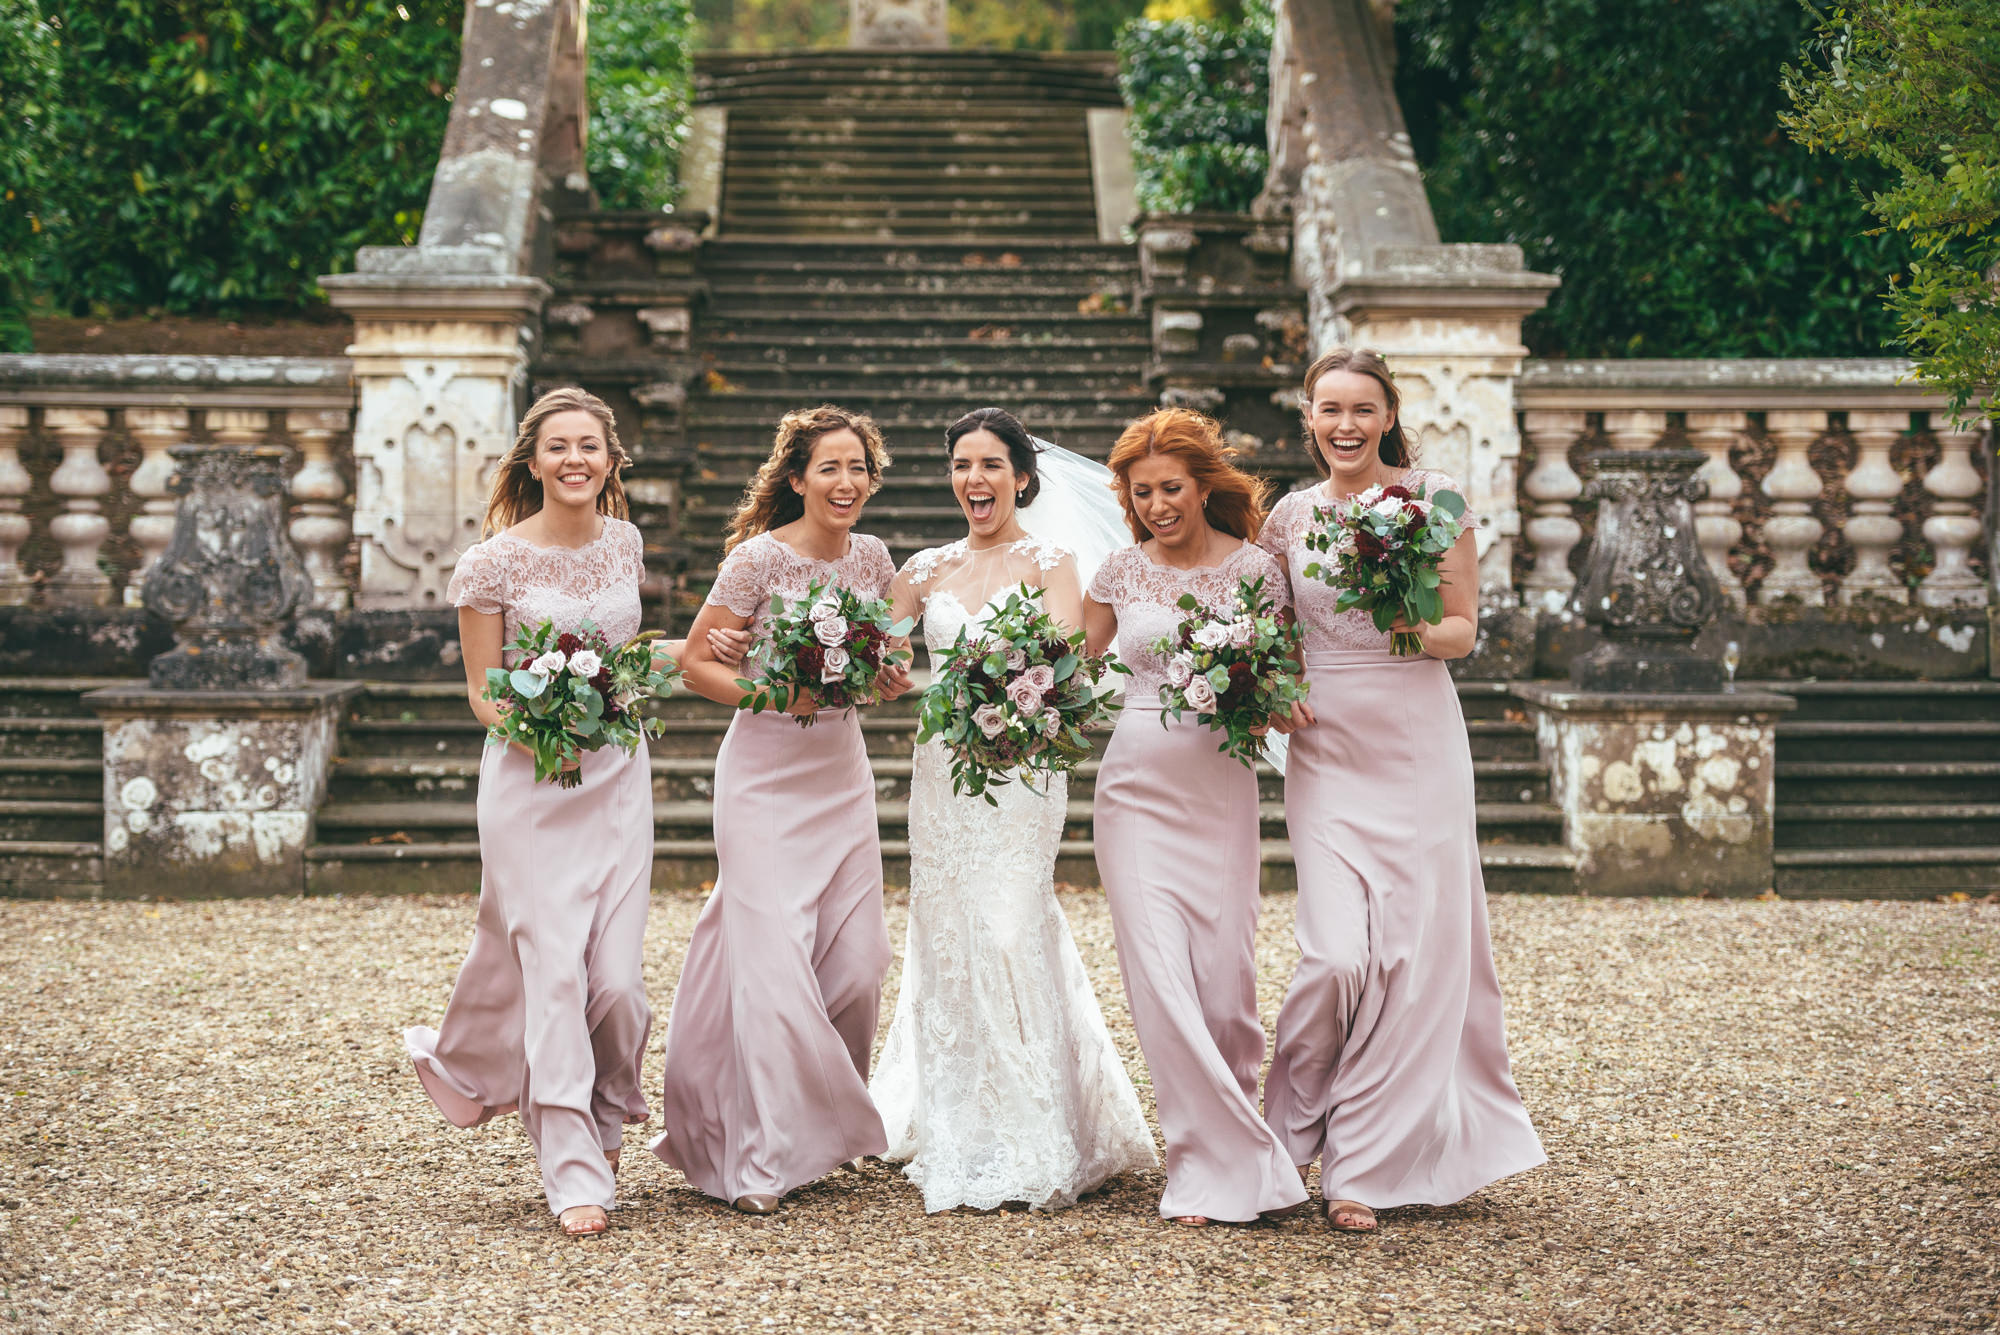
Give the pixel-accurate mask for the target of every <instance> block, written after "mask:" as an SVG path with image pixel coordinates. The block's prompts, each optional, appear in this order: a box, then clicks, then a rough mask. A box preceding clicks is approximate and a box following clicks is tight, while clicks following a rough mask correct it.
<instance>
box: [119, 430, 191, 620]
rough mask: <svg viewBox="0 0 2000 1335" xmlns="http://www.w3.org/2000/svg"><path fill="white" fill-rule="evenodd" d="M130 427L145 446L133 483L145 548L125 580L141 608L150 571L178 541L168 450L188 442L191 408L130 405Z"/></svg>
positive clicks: (138, 541) (135, 533)
mask: <svg viewBox="0 0 2000 1335" xmlns="http://www.w3.org/2000/svg"><path fill="white" fill-rule="evenodd" d="M125 429H126V431H128V432H129V433H131V436H132V439H133V440H134V441H136V442H137V443H138V445H139V450H140V459H139V466H138V467H137V468H135V469H133V470H132V478H131V481H130V482H129V483H128V484H127V485H128V486H130V487H131V489H132V494H133V495H134V496H137V497H138V498H139V502H140V504H139V509H138V512H137V513H136V514H134V515H133V516H132V525H131V529H130V532H131V534H132V545H133V546H135V547H137V548H138V549H139V564H138V565H137V566H136V567H135V568H134V569H133V571H132V573H131V574H130V575H128V576H127V577H126V580H125V605H126V606H127V607H138V606H141V605H142V604H141V599H140V594H141V591H142V590H143V589H144V587H145V584H146V575H147V574H148V572H150V571H151V570H152V568H153V567H154V566H155V565H157V564H158V563H159V560H160V553H161V552H164V551H165V550H167V544H168V543H170V542H172V541H173V540H174V499H173V497H171V496H169V495H168V494H167V484H168V483H169V482H172V481H173V480H174V460H173V456H172V455H170V454H168V453H167V451H168V450H171V449H172V448H173V447H174V446H176V445H182V444H185V443H186V442H187V438H188V414H187V410H186V409H184V408H127V409H126V410H125Z"/></svg>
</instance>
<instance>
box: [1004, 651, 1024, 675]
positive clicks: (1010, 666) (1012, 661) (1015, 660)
mask: <svg viewBox="0 0 2000 1335" xmlns="http://www.w3.org/2000/svg"><path fill="white" fill-rule="evenodd" d="M1026 666H1028V655H1027V653H1026V652H1025V651H1023V650H1020V649H1009V650H1008V651H1007V670H1008V671H1009V672H1019V671H1020V670H1021V669H1022V668H1024V667H1026Z"/></svg>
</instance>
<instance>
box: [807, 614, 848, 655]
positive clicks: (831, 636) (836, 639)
mask: <svg viewBox="0 0 2000 1335" xmlns="http://www.w3.org/2000/svg"><path fill="white" fill-rule="evenodd" d="M812 628H813V638H814V639H815V640H818V641H819V642H820V643H821V644H823V645H825V646H827V647H828V648H829V649H831V648H832V647H833V646H834V645H836V644H845V643H846V642H847V618H846V617H843V616H830V617H820V618H817V619H815V620H814V621H813V623H812Z"/></svg>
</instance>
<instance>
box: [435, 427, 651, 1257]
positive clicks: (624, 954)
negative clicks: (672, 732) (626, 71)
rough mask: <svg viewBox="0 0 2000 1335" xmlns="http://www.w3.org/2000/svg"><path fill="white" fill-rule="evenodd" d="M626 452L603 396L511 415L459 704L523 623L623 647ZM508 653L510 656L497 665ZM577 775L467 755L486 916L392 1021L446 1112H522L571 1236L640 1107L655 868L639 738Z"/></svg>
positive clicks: (478, 1118)
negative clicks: (427, 999) (452, 976)
mask: <svg viewBox="0 0 2000 1335" xmlns="http://www.w3.org/2000/svg"><path fill="white" fill-rule="evenodd" d="M626 463H627V458H626V455H625V451H624V450H623V448H621V447H620V445H619V443H618V431H617V428H616V426H615V424H614V423H613V421H612V416H611V409H610V408H608V407H606V406H605V404H604V402H603V401H602V400H601V399H598V398H596V397H595V396H593V395H591V394H587V393H585V392H584V391H583V390H580V389H557V390H551V391H550V392H549V393H547V394H545V395H543V396H542V398H541V399H540V400H538V401H537V402H536V404H535V405H534V407H532V408H530V409H529V410H528V413H527V415H526V416H525V417H523V418H522V419H521V429H520V434H519V436H518V437H517V438H516V440H515V442H514V447H513V448H512V449H511V450H509V451H508V452H507V456H506V457H505V458H504V459H502V460H501V461H500V466H499V468H498V469H497V470H496V471H495V473H494V477H493V493H492V498H491V500H490V501H489V502H488V504H487V508H486V527H485V532H486V539H485V541H483V542H481V543H478V544H477V545H476V546H474V547H472V548H471V549H469V550H468V551H466V552H465V554H464V555H462V556H460V557H459V558H458V563H457V566H456V567H455V568H454V569H453V571H452V577H451V583H450V586H449V588H448V590H447V592H448V595H449V597H450V598H451V601H452V602H454V603H456V604H457V605H458V609H459V613H458V637H459V643H460V646H461V647H462V649H463V650H464V654H465V682H466V694H467V695H468V696H469V697H470V699H471V702H472V712H473V713H474V714H475V715H476V716H477V717H478V719H479V721H480V722H481V723H485V724H488V725H491V724H492V723H494V722H495V721H496V720H497V719H498V718H499V715H498V713H497V712H496V711H495V706H494V704H493V702H492V701H490V700H486V699H484V698H483V692H484V691H485V688H486V670H487V669H488V668H495V667H499V666H501V665H502V663H503V660H504V659H505V657H506V651H505V650H503V648H502V646H503V645H506V644H510V643H512V642H513V640H514V637H515V635H516V634H518V633H519V631H520V630H521V628H522V626H523V625H527V626H530V627H532V626H535V625H539V624H540V623H541V622H543V621H545V620H553V621H554V622H555V623H556V625H557V627H558V628H559V629H564V630H575V629H577V628H578V627H579V626H581V625H582V623H584V622H585V621H590V622H593V623H595V624H596V625H597V626H598V628H599V629H601V630H602V631H603V632H604V634H605V636H606V638H608V639H610V640H611V641H612V642H614V643H617V642H619V641H622V640H626V639H629V638H631V637H632V636H633V635H635V634H637V633H638V630H639V585H640V582H641V581H642V580H643V579H644V577H645V564H644V560H643V555H644V553H643V545H642V543H641V541H640V538H639V530H638V529H636V528H634V527H633V526H632V525H631V524H629V523H627V522H626V520H625V489H624V486H623V485H622V484H621V483H620V481H619V478H618V473H619V470H620V469H622V468H623V467H624V466H625V465H626ZM510 666H511V665H510ZM582 771H583V776H582V783H581V784H580V785H579V786H577V787H575V788H563V787H559V786H557V785H556V784H553V783H539V784H538V783H536V782H535V765H534V760H533V759H532V757H531V756H530V755H529V754H528V752H527V751H526V750H524V749H522V748H519V747H493V746H489V747H487V748H486V751H485V753H484V755H483V756H482V757H481V758H480V762H479V858H480V884H479V919H478V925H477V926H476V927H475V929H474V932H473V938H472V951H471V953H470V954H469V955H467V956H466V960H465V966H464V967H463V968H462V969H460V970H459V974H458V982H457V983H456V984H455V985H454V986H453V988H452V992H451V1002H450V1004H449V1005H448V1006H446V1007H445V1012H444V1020H443V1022H442V1023H441V1024H440V1025H439V1026H438V1028H436V1029H411V1030H409V1031H408V1032H407V1033H406V1034H405V1035H404V1038H405V1041H406V1043H407V1045H408V1048H409V1053H410V1059H411V1060H412V1061H413V1062H415V1063H416V1067H417V1075H418V1077H419V1078H420V1079H422V1081H423V1084H424V1088H425V1089H426V1090H427V1091H429V1093H430V1096H431V1098H432V1099H433V1100H435V1101H436V1103H437V1105H438V1107H439V1108H440V1109H441V1110H443V1112H444V1115H445V1116H446V1117H447V1118H449V1119H450V1120H451V1121H452V1122H453V1123H454V1124H455V1125H458V1126H477V1125H478V1124H479V1123H481V1122H484V1121H486V1120H487V1119H488V1118H491V1117H495V1116H498V1115H499V1114H501V1113H507V1112H514V1111H516V1110H518V1111H519V1112H520V1114H521V1123H522V1125H523V1126H525V1127H526V1128H527V1131H528V1138H529V1139H530V1140H531V1141H533V1142H534V1146H535V1157H536V1159H537V1160H538V1161H539V1162H540V1164H541V1167H542V1185H543V1187H544V1189H545V1190H546V1191H547V1193H548V1201H549V1209H550V1210H552V1211H553V1212H554V1213H555V1214H556V1216H557V1218H558V1219H559V1221H560V1222H561V1226H562V1229H563V1231H564V1232H565V1233H568V1234H570V1235H572V1236H577V1237H585V1236H590V1235H593V1234H597V1233H602V1232H603V1231H604V1230H605V1228H606V1226H607V1224H608V1218H607V1216H606V1213H605V1212H606V1211H607V1210H609V1209H610V1208H611V1206H612V1203H613V1200H614V1198H615V1197H616V1195H617V1187H618V1183H617V1177H616V1173H617V1168H618V1151H619V1144H620V1141H621V1140H622V1138H623V1134H624V1124H625V1123H627V1122H643V1121H645V1120H646V1115H647V1113H646V1098H645V1095H644V1094H642V1093H641V1092H640V1076H639V1064H640V1061H641V1059H642V1058H643V1056H644V1055H645V1051H646V1039H647V1035H648V1033H649V1032H650V1030H651V1028H652V1023H653V1012H652V1010H651V1009H650V1008H649V1007H648V1006H647V1004H646V988H645V983H644V980H643V979H642V977H641V973H640V967H641V958H642V954H641V942H642V939H643V938H644V936H645V932H646V908H647V897H648V892H649V890H650V887H651V882H652V874H653V792H652V778H651V769H650V765H649V762H648V760H647V758H646V748H645V745H644V744H643V743H642V744H641V745H640V747H639V749H638V750H637V751H636V752H635V753H633V754H631V755H629V756H628V755H626V754H625V753H624V752H622V751H620V750H618V749H617V748H615V747H613V748H607V749H605V750H602V751H597V752H593V753H592V754H591V755H589V756H588V757H587V758H586V759H585V760H584V762H583V765H582Z"/></svg>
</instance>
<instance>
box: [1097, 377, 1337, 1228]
mask: <svg viewBox="0 0 2000 1335" xmlns="http://www.w3.org/2000/svg"><path fill="white" fill-rule="evenodd" d="M1233 454H1234V451H1232V450H1230V449H1228V448H1227V447H1226V446H1224V445H1223V443H1222V432H1221V429H1220V428H1219V427H1218V426H1217V425H1216V424H1215V423H1214V422H1212V421H1210V420H1209V419H1208V418H1206V417H1203V416H1201V415H1200V414H1199V413H1193V412H1188V411H1186V410H1184V409H1176V408H1165V409H1162V410H1160V411H1159V412H1156V413H1153V414H1151V415H1149V416H1146V417H1142V418H1140V419H1139V420H1138V421H1136V422H1134V423H1132V424H1131V425H1130V426H1128V427H1127V428H1126V429H1125V431H1124V434H1122V435H1121V436H1119V437H1118V443H1117V445H1116V446H1114V447H1113V449H1112V451H1111V458H1110V461H1109V462H1110V465H1111V471H1112V473H1113V475H1114V476H1115V478H1116V486H1117V490H1118V497H1119V500H1120V502H1121V503H1122V504H1123V505H1124V508H1125V517H1126V521H1127V522H1128V523H1129V524H1130V525H1131V528H1132V536H1133V537H1134V538H1135V539H1137V540H1138V545H1137V546H1133V547H1126V548H1123V549H1122V550H1120V551H1117V552H1114V553H1112V555H1111V557H1110V558H1109V559H1108V560H1106V561H1105V563H1104V565H1103V566H1102V567H1101V568H1100V569H1099V570H1098V572H1097V575H1096V577H1095V578H1093V579H1092V580H1091V582H1090V587H1089V589H1088V590H1087V591H1086V593H1085V597H1084V605H1083V624H1084V629H1085V632H1086V634H1087V636H1088V638H1089V651H1090V652H1091V653H1102V652H1104V651H1105V650H1106V649H1108V648H1110V647H1111V646H1112V645H1113V643H1114V641H1115V643H1116V646H1117V651H1118V656H1119V658H1120V659H1122V660H1123V661H1124V663H1125V665H1126V666H1127V667H1128V668H1130V669H1131V671H1132V676H1131V678H1130V679H1129V680H1128V682H1127V684H1126V687H1125V708H1124V710H1123V712H1122V713H1121V714H1120V716H1119V719H1118V725H1117V728H1116V730H1115V731H1114V732H1113V734H1112V737H1111V743H1110V746H1109V747H1108V748H1107V749H1106V750H1105V753H1104V762H1103V765H1102V766H1101V767H1100V769H1099V771H1098V776H1097V791H1096V801H1095V808H1096V826H1095V838H1096V844H1097V870H1098V875H1099V877H1100V878H1101V879H1102V880H1103V882H1104V893H1105V898H1106V899H1107V900H1108V901H1109V904H1110V907H1111V926H1112V931H1113V933H1114V935H1115V936H1116V938H1117V943H1118V964H1119V968H1120V970H1121V971H1122V972H1123V974H1124V977H1125V994H1126V996H1127V998H1128V999H1129V1000H1130V1002H1131V1005H1132V1024H1133V1027H1134V1028H1135V1029H1137V1030H1138V1033H1139V1047H1140V1048H1141V1050H1142V1051H1143V1052H1144V1053H1145V1056H1146V1065H1147V1067H1148V1068H1149V1069H1150V1070H1151V1072H1152V1075H1153V1095H1154V1100H1155V1102H1156V1104H1157V1105H1158V1109H1159V1115H1160V1130H1161V1132H1162V1133H1163V1134H1164V1135H1165V1137H1166V1142H1167V1189H1166V1192H1165V1194H1164V1195H1162V1196H1161V1198H1160V1207H1159V1208H1160V1213H1161V1214H1162V1215H1163V1216H1165V1217H1167V1218H1169V1219H1172V1220H1174V1221H1176V1222H1177V1223H1181V1224H1186V1225H1190V1226H1200V1225H1204V1224H1207V1223H1208V1222H1209V1221H1210V1220H1224V1221H1229V1222H1235V1223H1243V1222H1248V1221H1250V1220H1253V1219H1256V1218H1258V1217H1259V1216H1260V1215H1277V1214H1288V1213H1290V1212H1291V1211H1293V1210H1295V1209H1297V1208H1298V1206H1299V1205H1300V1204H1301V1203H1303V1202H1304V1200H1305V1198H1306V1193H1305V1189H1304V1188H1303V1187H1302V1186H1301V1185H1300V1183H1299V1178H1298V1175H1297V1173H1295V1172H1294V1171H1293V1169H1292V1162H1291V1159H1290V1158H1289V1156H1288V1155H1287V1154H1286V1152H1285V1149H1284V1147H1283V1146H1282V1145H1280V1144H1279V1142H1278V1138H1277V1137H1276V1136H1275V1135H1273V1134H1272V1133H1271V1129H1270V1127H1268V1126H1266V1125H1265V1124H1264V1120H1263V1118H1262V1117H1261V1116H1260V1115H1259V1113H1258V1110H1257V1074H1258V1070H1259V1068H1260V1067H1261V1066H1262V1064H1263V1060H1264V1026H1263V1022H1262V1021H1261V1020H1260V1019H1259V1018H1258V1015H1257V965H1256V935H1257V910H1258V893H1259V885H1258V882H1259V877H1260V872H1261V866H1262V859H1261V856H1260V849H1259V839H1258V810H1257V776H1256V774H1255V773H1253V772H1252V771H1251V770H1250V769H1249V768H1248V767H1246V766H1245V765H1243V764H1242V763H1241V762H1240V761H1238V760H1236V759H1234V758H1233V757H1231V756H1228V755H1224V754H1222V753H1221V752H1220V751H1219V750H1218V749H1217V742H1216V735H1215V733H1214V732H1213V731H1212V730H1210V729H1209V728H1207V727H1205V726H1204V725H1202V724H1201V723H1199V722H1197V721H1196V720H1195V719H1194V718H1192V717H1188V718H1183V719H1181V720H1179V721H1177V722H1176V721H1173V720H1171V719H1167V718H1164V717H1163V716H1162V714H1161V711H1160V687H1161V686H1163V685H1164V684H1165V683H1166V678H1167V668H1166V664H1165V662H1163V661H1162V660H1161V658H1160V656H1159V655H1158V654H1156V653H1154V652H1153V649H1152V645H1153V644H1154V642H1155V641H1157V640H1159V639H1161V638H1164V637H1166V636H1169V635H1171V634H1173V632H1174V631H1175V629H1176V628H1177V627H1178V626H1179V625H1180V622H1181V619H1182V618H1183V617H1184V616H1185V615H1186V613H1185V612H1184V611H1183V610H1182V609H1181V608H1180V607H1179V606H1177V604H1178V602H1179V600H1180V598H1181V596H1182V595H1183V594H1193V595H1194V596H1195V597H1196V598H1197V599H1199V600H1200V601H1201V602H1202V603H1204V604H1206V605H1208V606H1209V607H1212V608H1216V609H1217V610H1218V611H1219V610H1221V609H1223V608H1226V607H1227V606H1228V605H1229V604H1230V603H1231V601H1232V600H1233V599H1234V597H1235V594H1236V591H1237V588H1238V586H1239V585H1240V584H1241V582H1242V581H1244V580H1246V579H1259V578H1261V579H1263V580H1264V582H1265V588H1266V590H1267V591H1268V592H1270V593H1271V594H1272V596H1273V597H1274V599H1275V600H1276V601H1278V602H1280V603H1282V602H1283V600H1284V592H1285V590H1284V576H1283V574H1282V573H1281V572H1280V571H1279V569H1278V565H1277V562H1275V561H1273V560H1272V559H1271V557H1270V555H1269V554H1268V553H1266V552H1264V551H1263V550H1262V549H1261V548H1259V547H1257V546H1256V544H1255V539H1256V537H1257V533H1258V530H1259V528H1260V527H1261V526H1262V524H1263V521H1264V507H1263V505H1262V502H1261V497H1260V493H1261V484H1259V483H1258V482H1257V481H1256V479H1254V478H1252V477H1250V476H1249V475H1247V474H1245V473H1244V472H1242V471H1241V470H1240V469H1238V468H1237V467H1236V466H1235V465H1234V464H1233V463H1232V462H1231V458H1232V456H1233ZM1163 723H1164V724H1165V725H1166V726H1164V727H1162V726H1161V725H1162V724H1163Z"/></svg>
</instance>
